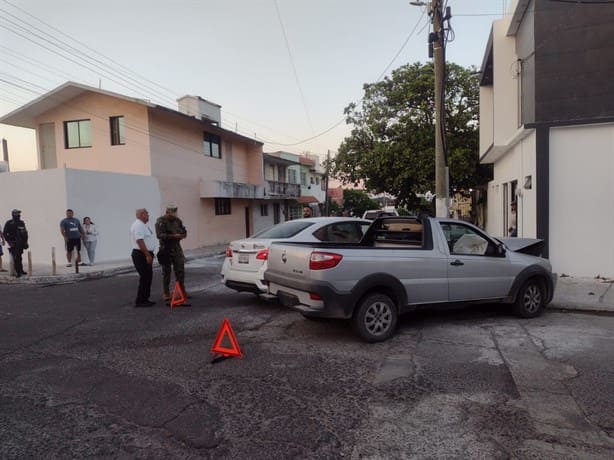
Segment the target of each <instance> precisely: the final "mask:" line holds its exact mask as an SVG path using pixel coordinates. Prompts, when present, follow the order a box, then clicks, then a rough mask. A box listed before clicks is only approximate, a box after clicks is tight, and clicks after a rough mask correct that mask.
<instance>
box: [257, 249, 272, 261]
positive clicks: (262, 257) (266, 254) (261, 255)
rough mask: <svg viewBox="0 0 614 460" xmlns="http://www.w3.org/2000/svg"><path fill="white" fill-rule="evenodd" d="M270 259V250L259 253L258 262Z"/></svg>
mask: <svg viewBox="0 0 614 460" xmlns="http://www.w3.org/2000/svg"><path fill="white" fill-rule="evenodd" d="M268 257H269V250H268V249H263V250H262V251H258V254H256V260H267V259H268Z"/></svg>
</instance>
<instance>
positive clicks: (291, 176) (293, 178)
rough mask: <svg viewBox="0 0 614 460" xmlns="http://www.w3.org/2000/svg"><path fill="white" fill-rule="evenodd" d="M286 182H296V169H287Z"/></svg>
mask: <svg viewBox="0 0 614 460" xmlns="http://www.w3.org/2000/svg"><path fill="white" fill-rule="evenodd" d="M288 183H289V184H296V183H297V182H296V170H294V169H288Z"/></svg>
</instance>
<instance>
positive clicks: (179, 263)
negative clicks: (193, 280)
mask: <svg viewBox="0 0 614 460" xmlns="http://www.w3.org/2000/svg"><path fill="white" fill-rule="evenodd" d="M168 261H169V263H168V264H164V265H162V288H163V289H164V293H165V294H169V293H170V285H171V265H172V269H173V271H174V272H175V281H179V284H180V285H181V289H183V291H184V292H185V286H184V284H183V281H184V279H185V268H184V266H185V257H184V256H183V252H181V253H179V254H171V255H169V256H168Z"/></svg>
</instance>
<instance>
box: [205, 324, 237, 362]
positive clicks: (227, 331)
mask: <svg viewBox="0 0 614 460" xmlns="http://www.w3.org/2000/svg"><path fill="white" fill-rule="evenodd" d="M224 336H228V339H230V348H227V347H224V346H222V341H223V340H224ZM211 353H219V354H222V355H224V356H225V357H230V356H236V357H238V358H243V353H241V349H240V348H239V342H237V338H236V337H235V333H234V332H233V331H232V327H230V321H228V319H226V318H224V322H223V323H222V327H220V331H219V332H218V333H217V338H216V339H215V342H214V343H213V347H211Z"/></svg>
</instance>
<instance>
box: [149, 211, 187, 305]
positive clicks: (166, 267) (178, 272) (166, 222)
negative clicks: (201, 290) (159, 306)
mask: <svg viewBox="0 0 614 460" xmlns="http://www.w3.org/2000/svg"><path fill="white" fill-rule="evenodd" d="M156 236H157V237H158V239H159V240H160V249H159V251H158V262H160V265H161V266H162V288H163V289H164V294H163V296H162V298H163V300H164V301H168V300H170V299H171V292H170V283H171V265H172V267H173V270H174V272H175V281H178V282H179V285H180V286H181V289H182V291H183V293H184V294H185V295H186V296H187V293H186V292H185V285H184V278H185V270H184V266H185V257H184V255H183V249H182V248H181V240H182V239H184V238H185V237H186V236H187V231H186V229H185V227H184V226H183V222H181V219H180V218H179V217H177V206H175V205H168V206H167V207H166V213H165V214H164V215H163V216H160V217H159V218H158V220H157V221H156Z"/></svg>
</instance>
